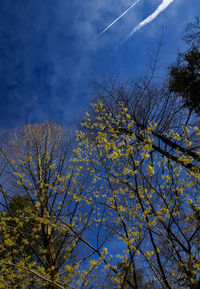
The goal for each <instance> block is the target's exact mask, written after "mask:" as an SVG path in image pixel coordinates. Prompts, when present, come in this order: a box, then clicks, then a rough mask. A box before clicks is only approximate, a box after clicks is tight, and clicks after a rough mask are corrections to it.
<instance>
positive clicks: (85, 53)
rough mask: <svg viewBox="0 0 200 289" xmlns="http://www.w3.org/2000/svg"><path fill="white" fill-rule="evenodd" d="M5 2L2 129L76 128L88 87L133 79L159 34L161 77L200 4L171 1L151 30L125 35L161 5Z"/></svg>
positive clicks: (90, 0)
mask: <svg viewBox="0 0 200 289" xmlns="http://www.w3.org/2000/svg"><path fill="white" fill-rule="evenodd" d="M133 2H134V1H131V0H84V1H82V0H73V2H72V1H69V0H18V1H16V0H2V1H1V2H0V61H1V65H0V119H1V122H0V128H1V129H6V128H12V127H15V126H21V125H23V124H25V123H32V122H40V121H45V120H54V121H57V122H59V123H62V124H66V125H73V121H74V119H75V118H78V117H80V116H81V114H82V113H83V112H84V111H85V110H87V107H88V104H89V102H90V101H91V96H90V91H91V88H90V82H91V81H93V80H95V79H100V78H101V76H102V75H103V74H104V73H114V74H115V73H116V74H118V73H120V74H121V75H122V77H124V78H137V77H138V76H139V75H142V73H143V71H144V70H145V64H146V63H147V62H148V58H149V56H150V55H151V53H152V52H151V51H153V50H154V49H155V48H156V45H155V42H156V41H159V39H160V37H161V34H162V31H163V46H162V47H161V52H160V63H159V64H160V65H161V67H162V68H163V71H166V68H167V66H168V65H169V64H170V63H171V62H173V61H175V60H176V56H177V52H178V51H182V50H184V49H185V44H184V42H183V41H182V39H181V38H182V36H183V34H184V29H185V27H186V24H187V23H188V22H193V21H194V19H195V16H198V13H199V11H200V2H199V0H174V1H171V2H172V3H170V5H169V6H168V7H167V8H166V9H165V10H164V11H162V12H161V13H160V14H159V15H158V16H157V17H156V18H155V19H154V20H153V21H152V22H151V23H149V24H147V25H146V26H144V27H142V28H141V29H140V30H138V31H136V32H135V33H134V34H133V35H132V37H130V38H129V39H128V40H126V41H124V40H125V39H127V37H128V35H129V34H130V32H131V31H132V30H133V29H134V27H135V26H136V25H138V24H139V23H140V22H141V21H143V20H144V19H145V18H146V17H148V16H149V15H150V14H152V13H153V12H154V11H155V10H156V9H157V7H158V6H159V5H160V4H161V3H162V1H161V0H140V1H138V3H137V4H136V5H135V6H134V7H133V8H132V9H131V10H130V11H128V13H127V14H126V15H124V16H123V17H122V18H121V19H119V20H118V21H117V22H116V23H114V24H113V25H112V26H111V27H110V28H109V29H108V30H107V31H106V32H105V33H103V34H102V35H99V34H100V32H101V31H103V30H104V29H105V28H106V27H107V26H108V25H109V24H110V23H112V21H114V20H115V19H116V18H117V17H119V16H120V15H121V14H122V13H123V12H124V11H125V10H126V9H128V8H129V7H130V6H131V5H132V4H133Z"/></svg>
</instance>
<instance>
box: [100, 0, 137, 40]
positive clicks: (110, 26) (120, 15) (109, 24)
mask: <svg viewBox="0 0 200 289" xmlns="http://www.w3.org/2000/svg"><path fill="white" fill-rule="evenodd" d="M138 2H140V0H137V1H135V2H134V3H133V4H132V5H131V6H130V7H129V8H128V9H127V10H126V11H124V12H123V13H122V14H121V15H120V16H119V17H118V18H116V19H115V20H114V21H113V22H112V23H110V24H109V25H108V26H107V27H106V28H105V29H104V30H103V31H102V32H101V33H99V35H102V34H103V33H104V32H106V31H107V30H108V29H109V28H110V27H111V26H112V25H113V24H115V23H116V22H117V21H118V20H119V19H120V18H122V17H123V16H124V15H125V14H126V13H127V12H128V11H130V10H131V9H132V8H133V7H134V6H135V5H136V4H137V3H138Z"/></svg>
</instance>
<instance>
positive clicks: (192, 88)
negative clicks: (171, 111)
mask: <svg viewBox="0 0 200 289" xmlns="http://www.w3.org/2000/svg"><path fill="white" fill-rule="evenodd" d="M184 39H185V41H186V42H187V44H189V49H188V50H187V51H186V52H185V53H181V54H179V56H178V60H177V64H176V65H172V66H171V67H170V82H169V87H170V90H171V92H174V93H175V94H177V95H178V96H181V97H182V101H183V104H184V106H185V107H187V108H188V109H189V110H190V111H195V112H196V113H197V114H198V115H200V93H199V91H200V50H199V49H200V26H199V18H196V23H192V24H190V25H188V27H187V33H186V35H185V38H184Z"/></svg>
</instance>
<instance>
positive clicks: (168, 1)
mask: <svg viewBox="0 0 200 289" xmlns="http://www.w3.org/2000/svg"><path fill="white" fill-rule="evenodd" d="M172 2H174V0H163V2H162V3H161V4H160V5H159V6H158V8H157V9H156V10H155V11H154V13H152V14H151V15H150V16H148V17H147V18H146V19H145V20H143V21H142V22H140V23H139V24H138V25H137V26H136V27H135V28H134V29H133V30H132V31H131V33H130V34H129V35H128V37H127V38H126V39H125V41H126V40H128V39H129V38H130V37H131V36H132V35H133V34H134V33H135V32H136V31H137V30H139V29H141V28H142V27H143V26H145V25H147V24H148V23H150V22H151V21H153V20H154V19H155V18H156V17H157V16H158V15H159V14H160V13H161V12H162V11H163V10H165V9H166V8H167V7H168V6H169V5H170V4H171V3H172Z"/></svg>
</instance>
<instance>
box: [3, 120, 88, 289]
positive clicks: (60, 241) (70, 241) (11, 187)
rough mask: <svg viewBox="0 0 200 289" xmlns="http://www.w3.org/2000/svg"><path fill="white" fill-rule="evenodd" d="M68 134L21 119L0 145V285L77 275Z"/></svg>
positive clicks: (62, 281)
mask: <svg viewBox="0 0 200 289" xmlns="http://www.w3.org/2000/svg"><path fill="white" fill-rule="evenodd" d="M72 151H73V144H72V138H71V136H70V134H69V132H67V131H66V130H65V129H63V128H62V127H61V126H59V125H57V124H55V123H49V122H46V123H42V124H34V125H26V126H25V127H23V128H21V129H17V130H14V131H11V132H10V133H9V134H7V135H6V136H5V141H2V147H1V165H2V174H1V187H0V190H1V195H2V196H1V218H0V232H1V236H2V237H1V238H2V241H3V242H1V245H0V253H1V256H2V258H1V260H0V271H1V279H0V288H13V286H17V285H16V284H19V285H18V286H19V287H15V288H33V287H32V286H34V288H41V287H42V288H49V289H50V288H51V289H54V288H56V289H57V288H63V286H70V283H73V282H74V283H76V281H77V280H78V274H79V272H78V270H77V267H78V263H79V262H80V260H81V257H82V254H79V255H80V258H78V255H77V253H75V252H76V251H77V248H78V246H79V241H80V237H81V236H82V234H83V232H84V229H85V228H86V224H87V220H88V216H89V214H90V213H89V212H88V213H87V214H85V216H84V222H82V218H83V216H82V214H83V213H84V212H83V210H82V209H83V208H82V204H81V203H80V202H79V201H78V200H76V199H75V196H76V197H77V198H78V197H79V196H80V195H81V193H82V191H83V188H84V181H85V180H84V181H83V182H82V183H81V182H80V183H79V186H77V185H76V182H77V181H78V179H79V177H78V175H77V172H76V174H75V169H74V167H73V164H72V162H70V157H71V156H72Z"/></svg>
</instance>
